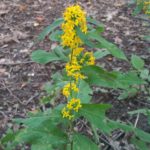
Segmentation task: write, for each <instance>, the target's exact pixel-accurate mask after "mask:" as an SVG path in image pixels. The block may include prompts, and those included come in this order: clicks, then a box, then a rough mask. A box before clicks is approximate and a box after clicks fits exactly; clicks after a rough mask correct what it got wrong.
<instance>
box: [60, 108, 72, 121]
mask: <svg viewBox="0 0 150 150" xmlns="http://www.w3.org/2000/svg"><path fill="white" fill-rule="evenodd" d="M61 113H62V115H63V118H68V119H69V120H71V119H73V118H74V115H71V111H70V110H67V108H66V107H64V108H63V109H62V111H61Z"/></svg>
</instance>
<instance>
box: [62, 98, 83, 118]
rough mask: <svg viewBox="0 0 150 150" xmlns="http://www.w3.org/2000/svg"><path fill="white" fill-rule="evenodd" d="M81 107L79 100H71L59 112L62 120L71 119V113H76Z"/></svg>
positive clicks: (72, 116)
mask: <svg viewBox="0 0 150 150" xmlns="http://www.w3.org/2000/svg"><path fill="white" fill-rule="evenodd" d="M81 107H82V105H81V101H80V99H78V98H72V99H71V100H70V101H69V102H68V103H67V106H65V107H64V108H63V109H62V111H61V113H62V115H63V118H68V119H69V120H71V119H73V118H74V115H73V113H74V112H78V111H79V109H80V108H81Z"/></svg>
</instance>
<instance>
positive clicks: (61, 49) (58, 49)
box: [53, 46, 69, 62]
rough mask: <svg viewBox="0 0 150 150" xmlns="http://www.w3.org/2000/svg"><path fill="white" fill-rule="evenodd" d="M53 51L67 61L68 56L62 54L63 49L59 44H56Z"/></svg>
mask: <svg viewBox="0 0 150 150" xmlns="http://www.w3.org/2000/svg"><path fill="white" fill-rule="evenodd" d="M53 51H54V53H55V54H56V55H57V56H58V57H59V58H60V59H61V60H63V61H65V62H67V61H69V59H68V57H67V56H66V55H65V54H64V49H63V48H62V47H61V46H57V47H56V48H54V49H53Z"/></svg>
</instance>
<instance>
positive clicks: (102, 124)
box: [78, 104, 111, 133]
mask: <svg viewBox="0 0 150 150" xmlns="http://www.w3.org/2000/svg"><path fill="white" fill-rule="evenodd" d="M110 107H111V106H110V105H108V104H82V109H80V111H79V112H78V115H79V116H84V117H85V118H86V119H87V120H88V121H89V122H90V123H91V124H93V126H94V127H96V128H98V129H100V130H101V131H102V132H106V133H110V131H111V128H110V127H109V126H108V125H107V118H106V116H105V112H106V110H108V109H109V108H110Z"/></svg>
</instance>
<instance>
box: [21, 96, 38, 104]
mask: <svg viewBox="0 0 150 150" xmlns="http://www.w3.org/2000/svg"><path fill="white" fill-rule="evenodd" d="M38 95H39V94H38V93H35V94H34V95H33V96H31V97H30V98H29V99H28V100H27V101H25V102H24V105H28V104H29V103H30V102H31V101H32V100H33V99H34V98H35V97H37V96H38Z"/></svg>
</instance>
